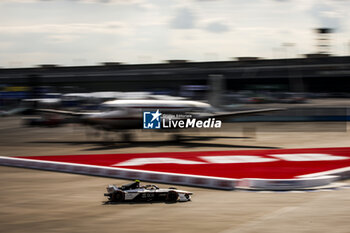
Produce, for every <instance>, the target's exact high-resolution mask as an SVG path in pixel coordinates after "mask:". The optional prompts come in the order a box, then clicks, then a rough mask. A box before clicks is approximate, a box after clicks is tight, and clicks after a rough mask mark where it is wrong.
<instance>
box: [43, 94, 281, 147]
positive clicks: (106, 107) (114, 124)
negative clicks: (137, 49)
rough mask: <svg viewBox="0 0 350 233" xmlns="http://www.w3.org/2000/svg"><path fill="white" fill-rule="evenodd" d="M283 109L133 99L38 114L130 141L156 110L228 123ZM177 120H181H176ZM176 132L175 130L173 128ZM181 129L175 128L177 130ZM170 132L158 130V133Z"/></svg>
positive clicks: (46, 110) (171, 100) (49, 110)
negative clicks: (96, 107) (59, 117)
mask: <svg viewBox="0 0 350 233" xmlns="http://www.w3.org/2000/svg"><path fill="white" fill-rule="evenodd" d="M281 110H283V109H281V108H267V109H254V110H241V111H232V112H220V111H219V110H218V109H217V108H216V107H214V106H212V105H211V104H209V103H205V102H200V101H193V100H173V99H131V100H124V99H118V100H111V101H106V102H104V103H102V105H101V111H95V112H75V111H66V110H56V109H37V111H38V112H44V113H52V114H62V115H67V116H71V117H73V118H74V119H75V122H76V123H80V124H83V125H89V126H92V127H94V128H96V129H101V130H106V131H117V132H118V131H123V132H125V134H124V139H125V140H130V134H128V132H127V131H128V130H133V129H142V128H143V112H144V111H154V112H155V111H157V112H159V111H160V112H161V113H162V114H179V113H180V114H181V115H186V114H188V115H191V116H192V118H196V119H208V118H215V119H216V120H223V121H224V120H226V119H228V118H232V117H240V116H245V115H253V114H259V113H266V112H272V111H281ZM177 120H181V117H180V118H177ZM171 130H174V129H171ZM177 130H179V129H175V131H177ZM164 131H167V130H165V129H163V130H157V132H164Z"/></svg>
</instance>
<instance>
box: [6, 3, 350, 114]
mask: <svg viewBox="0 0 350 233" xmlns="http://www.w3.org/2000/svg"><path fill="white" fill-rule="evenodd" d="M349 8H350V3H349V1H342V0H337V1H330V0H321V1H314V0H307V1H301V0H284V1H282V0H281V1H277V0H253V1H240V0H237V1H228V0H206V1H205V0H203V1H201V0H191V1H182V0H173V1H157V0H131V1H120V0H104V1H98V0H76V1H73V0H72V1H70V0H56V1H54V0H51V1H35V0H5V1H1V3H0V9H1V15H0V22H1V23H0V35H1V37H0V51H1V53H0V80H1V83H0V88H1V92H0V99H1V105H0V107H1V108H2V109H9V108H11V107H9V106H10V105H12V107H13V105H17V104H18V102H19V101H20V100H22V99H30V98H61V97H62V96H63V94H68V93H87V92H96V91H118V92H120V91H123V92H125V91H129V92H130V91H132V92H149V93H151V94H162V95H176V96H183V97H187V98H191V99H202V100H205V99H207V92H208V91H210V89H211V88H212V83H210V82H211V81H210V80H213V81H212V82H216V80H217V79H221V80H223V81H222V82H220V83H222V89H220V90H221V93H220V94H221V95H222V96H224V97H223V98H224V101H223V104H225V105H231V104H234V103H244V104H246V103H266V102H269V103H271V102H284V103H286V102H304V101H307V99H314V98H324V97H327V98H328V97H342V98H344V97H345V98H347V97H348V96H349V94H348V93H349V81H348V79H349V76H350V71H349V69H350V66H349V65H350V64H349V63H350V57H349V54H350V39H349V38H350V36H349V35H350V31H349V28H350V20H349V18H350V17H348V14H349V13H348V12H349V11H348V9H349ZM106 95H108V94H105V95H104V96H106ZM75 97H76V96H75ZM108 97H110V98H114V97H116V96H113V95H111V94H110V95H109V96H108ZM53 101H54V100H51V102H53Z"/></svg>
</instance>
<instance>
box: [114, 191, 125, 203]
mask: <svg viewBox="0 0 350 233" xmlns="http://www.w3.org/2000/svg"><path fill="white" fill-rule="evenodd" d="M111 199H112V201H114V202H122V201H124V200H125V195H124V193H123V192H121V191H117V192H115V193H113V194H112V198H111Z"/></svg>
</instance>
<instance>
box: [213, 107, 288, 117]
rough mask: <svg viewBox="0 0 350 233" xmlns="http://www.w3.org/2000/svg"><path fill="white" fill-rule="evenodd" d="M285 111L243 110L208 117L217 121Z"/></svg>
mask: <svg viewBox="0 0 350 233" xmlns="http://www.w3.org/2000/svg"><path fill="white" fill-rule="evenodd" d="M283 110H285V109H284V108H265V109H254V110H243V111H235V112H224V113H214V114H212V115H211V116H207V117H214V118H215V119H225V118H232V117H240V116H246V115H255V114H259V113H266V112H275V111H283Z"/></svg>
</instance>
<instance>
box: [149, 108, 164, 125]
mask: <svg viewBox="0 0 350 233" xmlns="http://www.w3.org/2000/svg"><path fill="white" fill-rule="evenodd" d="M151 115H152V116H153V118H152V120H151V122H153V121H154V120H156V119H157V121H159V117H160V116H161V115H162V114H161V113H159V109H157V111H156V112H155V113H151Z"/></svg>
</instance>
